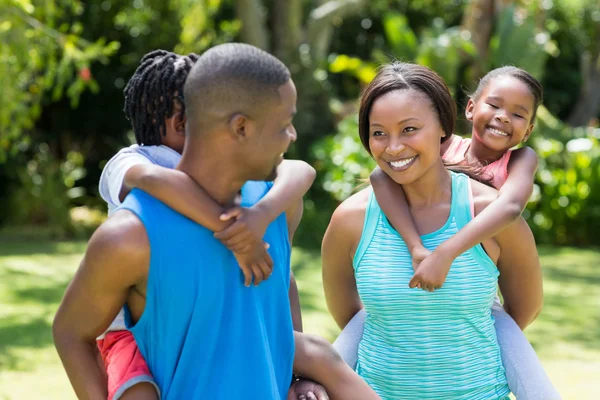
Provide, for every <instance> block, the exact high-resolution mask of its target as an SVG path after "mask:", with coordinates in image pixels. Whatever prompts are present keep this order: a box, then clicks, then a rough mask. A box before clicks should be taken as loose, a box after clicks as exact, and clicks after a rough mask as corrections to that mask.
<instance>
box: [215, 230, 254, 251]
mask: <svg viewBox="0 0 600 400" xmlns="http://www.w3.org/2000/svg"><path fill="white" fill-rule="evenodd" d="M221 243H223V244H224V245H225V246H226V247H227V248H228V249H229V250H232V251H235V252H240V253H243V251H241V250H238V249H241V248H244V247H248V246H252V245H255V246H260V242H257V241H256V240H255V239H254V238H253V237H252V234H250V233H240V234H239V235H236V236H234V237H232V238H229V239H227V240H221ZM260 248H261V249H262V246H260Z"/></svg>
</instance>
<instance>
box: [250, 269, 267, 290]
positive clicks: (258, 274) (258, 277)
mask: <svg viewBox="0 0 600 400" xmlns="http://www.w3.org/2000/svg"><path fill="white" fill-rule="evenodd" d="M252 273H253V274H254V286H258V285H260V283H261V282H262V281H263V280H264V278H265V277H264V275H263V272H262V270H261V269H260V267H259V266H258V265H257V264H254V265H252Z"/></svg>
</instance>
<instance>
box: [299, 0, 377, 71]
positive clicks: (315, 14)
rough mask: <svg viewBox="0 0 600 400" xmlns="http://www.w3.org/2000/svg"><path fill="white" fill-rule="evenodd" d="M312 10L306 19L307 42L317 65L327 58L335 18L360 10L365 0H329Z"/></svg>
mask: <svg viewBox="0 0 600 400" xmlns="http://www.w3.org/2000/svg"><path fill="white" fill-rule="evenodd" d="M321 3H322V4H321V5H320V6H319V7H317V8H315V9H314V10H312V12H311V13H310V16H309V20H308V38H307V40H308V44H309V45H310V50H311V56H312V60H313V63H314V64H315V65H319V64H320V63H321V62H322V61H324V60H325V59H326V58H327V55H328V54H327V53H328V51H329V46H330V44H331V37H332V34H333V30H332V27H331V24H332V22H333V20H334V19H335V18H344V17H347V16H349V15H353V14H355V13H357V12H358V11H360V9H361V8H362V7H364V5H365V4H366V2H365V0H330V1H322V2H321Z"/></svg>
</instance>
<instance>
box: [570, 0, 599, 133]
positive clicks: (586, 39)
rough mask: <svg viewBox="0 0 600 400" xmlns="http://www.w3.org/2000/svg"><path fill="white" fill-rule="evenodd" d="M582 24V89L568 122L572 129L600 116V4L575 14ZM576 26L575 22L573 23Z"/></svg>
mask: <svg viewBox="0 0 600 400" xmlns="http://www.w3.org/2000/svg"><path fill="white" fill-rule="evenodd" d="M574 17H575V18H576V20H578V21H579V23H578V24H577V25H575V26H579V32H580V43H581V44H582V46H583V51H582V52H581V55H580V68H581V89H580V91H579V98H578V99H577V102H576V103H575V107H574V108H573V111H571V114H570V115H569V117H568V118H567V123H568V124H569V125H571V126H585V125H587V124H588V123H589V122H590V121H591V120H592V119H593V118H595V117H598V116H599V114H600V4H599V3H598V2H597V1H593V0H590V1H585V2H584V4H583V7H581V9H579V10H577V11H576V12H575V13H574ZM573 22H575V21H573Z"/></svg>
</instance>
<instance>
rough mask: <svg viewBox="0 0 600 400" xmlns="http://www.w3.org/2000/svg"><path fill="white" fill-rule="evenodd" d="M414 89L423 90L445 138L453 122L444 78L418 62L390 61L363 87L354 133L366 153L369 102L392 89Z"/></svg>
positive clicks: (451, 128) (449, 95)
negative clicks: (357, 135) (356, 128)
mask: <svg viewBox="0 0 600 400" xmlns="http://www.w3.org/2000/svg"><path fill="white" fill-rule="evenodd" d="M411 89H412V90H415V91H417V92H421V93H423V94H424V95H425V96H427V98H428V99H429V100H430V101H431V104H432V105H433V111H434V112H435V113H436V115H437V117H438V119H439V122H440V125H441V126H442V129H443V131H444V133H446V136H445V137H443V138H442V143H443V142H444V141H446V140H447V139H448V138H450V136H451V135H452V133H454V126H455V125H456V103H455V102H454V99H453V98H452V95H451V94H450V90H449V89H448V86H447V85H446V83H445V82H444V80H443V79H442V78H441V77H440V76H439V75H438V74H436V73H435V72H434V71H432V70H431V69H429V68H427V67H424V66H422V65H418V64H410V63H403V62H398V61H396V62H393V63H391V64H387V65H384V66H383V67H382V68H381V69H380V70H379V72H378V73H377V75H376V76H375V78H374V79H373V80H372V81H371V83H370V84H369V86H367V88H366V89H365V91H364V93H363V95H362V97H361V99H360V108H359V111H358V134H359V135H360V141H361V142H362V144H363V146H364V147H365V149H367V151H368V152H369V154H371V149H370V148H369V114H370V113H371V108H372V107H373V103H375V100H377V99H378V98H379V97H381V96H383V95H385V94H387V93H390V92H393V91H396V90H411Z"/></svg>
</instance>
